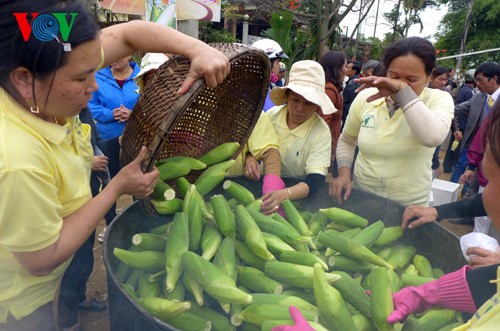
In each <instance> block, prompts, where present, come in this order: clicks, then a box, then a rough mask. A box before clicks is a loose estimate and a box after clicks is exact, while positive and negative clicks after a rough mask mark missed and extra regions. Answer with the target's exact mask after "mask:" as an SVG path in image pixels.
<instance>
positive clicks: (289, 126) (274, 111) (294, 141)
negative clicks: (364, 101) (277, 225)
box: [254, 60, 336, 214]
mask: <svg viewBox="0 0 500 331" xmlns="http://www.w3.org/2000/svg"><path fill="white" fill-rule="evenodd" d="M271 100H272V101H273V102H274V103H275V104H276V105H279V106H275V107H273V108H271V109H269V111H268V112H267V114H268V116H269V119H270V120H271V123H272V124H273V126H274V129H275V130H276V133H277V135H278V139H279V144H280V147H279V152H280V156H281V174H282V175H284V176H294V177H299V178H302V181H301V182H299V183H298V184H296V185H294V186H291V187H287V188H284V189H281V190H276V191H273V192H271V193H268V194H265V195H264V196H263V197H262V201H263V203H262V211H263V212H264V213H267V214H269V213H271V212H273V211H274V212H276V211H278V210H279V208H280V206H281V202H283V201H284V200H286V199H290V200H296V199H301V198H304V197H306V196H308V195H312V194H315V192H316V191H317V189H318V187H319V186H320V183H322V182H324V181H325V179H326V175H327V173H328V166H329V165H330V155H331V147H332V142H331V134H330V129H329V127H328V125H327V124H326V123H325V121H323V120H322V119H321V117H320V116H319V115H318V114H317V113H318V111H321V112H322V113H323V114H326V115H328V114H332V113H334V112H336V109H335V107H334V106H333V104H332V102H331V100H330V98H329V97H328V96H327V95H326V93H325V72H324V71H323V68H322V67H321V65H320V64H319V63H317V62H315V61H310V60H305V61H298V62H295V63H294V64H293V65H292V67H291V69H290V74H289V79H288V85H286V86H284V87H275V88H274V89H273V90H272V91H271ZM254 133H255V131H254Z"/></svg>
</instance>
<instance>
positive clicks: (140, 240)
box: [132, 233, 166, 252]
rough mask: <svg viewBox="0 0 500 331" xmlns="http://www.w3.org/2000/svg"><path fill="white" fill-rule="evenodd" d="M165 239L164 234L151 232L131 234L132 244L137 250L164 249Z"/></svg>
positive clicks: (161, 250)
mask: <svg viewBox="0 0 500 331" xmlns="http://www.w3.org/2000/svg"><path fill="white" fill-rule="evenodd" d="M165 244H166V240H165V237H164V236H160V235H158V234H153V233H136V234H134V235H133V236H132V245H133V246H134V247H135V249H136V250H138V251H160V252H163V251H164V250H165Z"/></svg>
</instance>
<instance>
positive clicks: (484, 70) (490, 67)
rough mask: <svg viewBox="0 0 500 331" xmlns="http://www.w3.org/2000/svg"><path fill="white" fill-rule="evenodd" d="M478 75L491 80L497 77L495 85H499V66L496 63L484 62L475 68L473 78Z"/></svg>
mask: <svg viewBox="0 0 500 331" xmlns="http://www.w3.org/2000/svg"><path fill="white" fill-rule="evenodd" d="M478 74H483V76H484V77H487V78H493V77H495V76H497V83H498V84H500V65H499V64H498V63H496V62H491V61H488V62H484V63H482V64H481V65H479V67H477V68H476V72H475V73H474V77H477V75H478Z"/></svg>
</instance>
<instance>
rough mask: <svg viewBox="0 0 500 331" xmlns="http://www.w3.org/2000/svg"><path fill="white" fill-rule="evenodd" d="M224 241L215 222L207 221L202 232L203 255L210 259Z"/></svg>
mask: <svg viewBox="0 0 500 331" xmlns="http://www.w3.org/2000/svg"><path fill="white" fill-rule="evenodd" d="M221 243H222V235H221V234H220V232H219V230H218V229H217V226H216V225H215V224H214V223H207V224H206V225H205V228H204V229H203V233H202V234H201V251H202V254H201V257H202V258H204V259H205V260H207V261H210V260H211V259H212V258H213V257H214V256H215V253H216V252H217V250H218V249H219V246H220V245H221Z"/></svg>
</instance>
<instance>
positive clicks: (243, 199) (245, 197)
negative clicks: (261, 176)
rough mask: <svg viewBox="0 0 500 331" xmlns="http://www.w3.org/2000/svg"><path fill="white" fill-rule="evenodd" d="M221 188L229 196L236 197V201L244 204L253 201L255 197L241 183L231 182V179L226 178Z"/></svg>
mask: <svg viewBox="0 0 500 331" xmlns="http://www.w3.org/2000/svg"><path fill="white" fill-rule="evenodd" d="M222 188H223V189H224V190H225V191H226V192H227V194H229V196H230V197H231V198H233V199H236V201H238V202H239V203H240V204H242V205H244V206H247V205H248V204H250V203H252V202H254V201H255V197H254V196H253V194H252V192H250V191H249V190H248V189H247V188H246V187H244V186H243V185H241V184H238V183H236V182H233V181H232V180H226V181H225V182H224V184H223V185H222Z"/></svg>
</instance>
